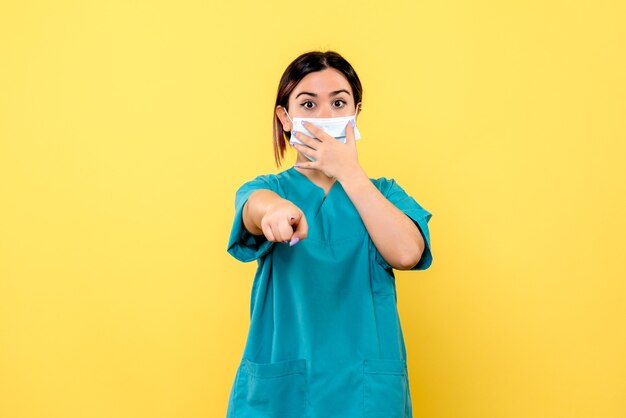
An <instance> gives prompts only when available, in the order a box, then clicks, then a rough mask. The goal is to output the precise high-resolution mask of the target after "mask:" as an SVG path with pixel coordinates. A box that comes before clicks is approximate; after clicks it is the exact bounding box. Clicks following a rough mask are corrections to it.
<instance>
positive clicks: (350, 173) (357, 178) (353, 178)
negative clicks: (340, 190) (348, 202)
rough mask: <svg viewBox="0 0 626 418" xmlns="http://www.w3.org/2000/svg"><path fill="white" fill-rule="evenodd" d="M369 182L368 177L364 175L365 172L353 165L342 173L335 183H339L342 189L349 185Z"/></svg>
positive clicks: (358, 166)
mask: <svg viewBox="0 0 626 418" xmlns="http://www.w3.org/2000/svg"><path fill="white" fill-rule="evenodd" d="M364 180H365V181H369V177H367V174H366V173H365V170H363V168H362V167H361V166H360V165H359V164H355V165H354V166H352V167H350V168H348V169H347V170H346V172H345V173H342V174H341V176H340V177H337V181H338V182H339V183H341V185H342V186H344V188H345V187H346V186H347V185H351V184H354V183H358V182H362V181H364Z"/></svg>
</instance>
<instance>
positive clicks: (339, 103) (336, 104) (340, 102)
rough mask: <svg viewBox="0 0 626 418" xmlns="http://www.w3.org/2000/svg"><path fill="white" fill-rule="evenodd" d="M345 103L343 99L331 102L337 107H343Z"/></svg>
mask: <svg viewBox="0 0 626 418" xmlns="http://www.w3.org/2000/svg"><path fill="white" fill-rule="evenodd" d="M345 105H346V102H345V101H343V100H335V101H334V102H333V106H335V107H336V108H338V109H341V108H342V107H344V106H345Z"/></svg>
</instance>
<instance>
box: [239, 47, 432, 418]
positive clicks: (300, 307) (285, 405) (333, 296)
mask: <svg viewBox="0 0 626 418" xmlns="http://www.w3.org/2000/svg"><path fill="white" fill-rule="evenodd" d="M362 96H363V89H362V86H361V82H360V80H359V77H358V76H357V74H356V72H355V71H354V69H353V68H352V66H351V65H350V64H349V63H348V62H347V61H346V60H345V59H344V58H343V57H342V56H341V55H339V54H337V53H336V52H332V51H327V52H308V53H305V54H302V55H300V56H299V57H297V58H296V59H295V60H294V61H293V62H292V63H291V64H290V65H289V66H288V67H287V69H286V70H285V72H284V74H283V76H282V78H281V80H280V83H279V86H278V94H277V98H276V107H275V109H274V154H275V157H276V162H277V164H278V165H280V162H281V160H282V159H283V157H284V153H285V150H286V147H287V146H288V144H289V146H293V147H295V149H296V150H297V160H296V162H295V164H294V165H293V166H292V167H290V168H288V169H286V170H284V171H282V172H280V173H278V174H268V175H261V176H258V177H256V178H255V179H252V180H250V181H248V182H246V183H245V184H243V185H242V186H241V187H240V188H239V189H238V191H237V193H236V196H235V219H234V223H233V227H232V230H231V235H230V238H229V242H228V252H229V253H230V254H231V255H232V256H233V257H235V258H236V259H238V260H241V261H244V262H248V261H252V260H256V261H257V263H258V269H257V271H256V275H255V277H254V283H253V285H252V295H251V301H250V328H249V332H248V337H247V342H246V345H245V349H244V352H243V356H242V358H241V362H240V364H239V366H238V368H237V371H236V374H235V378H234V382H233V384H232V389H231V392H230V398H229V403H228V412H227V416H228V417H231V418H252V417H285V418H287V417H294V418H295V417H297V418H302V417H307V418H331V417H342V418H343V417H346V418H350V417H392V418H395V417H411V416H412V408H411V397H410V392H409V381H408V373H407V358H406V349H405V344H404V338H403V333H402V328H401V326H400V319H399V317H398V310H397V305H396V300H397V299H396V286H395V278H394V269H396V270H423V269H426V268H428V267H429V266H430V265H431V263H432V254H431V248H430V235H429V230H428V222H429V220H430V218H431V214H430V213H429V212H428V211H427V210H425V209H424V208H423V207H422V206H420V205H419V204H418V203H417V202H416V201H415V200H414V199H413V198H412V197H411V196H409V195H408V194H407V193H406V192H405V191H404V190H403V189H402V188H401V187H400V185H399V184H398V183H396V182H395V181H394V180H393V179H390V178H384V177H383V178H378V179H371V178H369V177H368V176H367V174H366V172H365V170H364V169H363V167H361V165H360V164H359V160H358V158H357V139H358V138H360V133H359V132H358V128H357V127H356V116H357V115H358V113H359V112H360V105H361V99H362ZM371 140H385V141H389V138H371Z"/></svg>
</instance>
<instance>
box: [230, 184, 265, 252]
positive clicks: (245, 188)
mask: <svg viewBox="0 0 626 418" xmlns="http://www.w3.org/2000/svg"><path fill="white" fill-rule="evenodd" d="M261 189H267V190H271V191H273V192H277V187H276V185H275V184H274V183H273V182H272V181H270V178H269V176H258V177H256V178H255V179H254V180H250V181H248V182H247V183H244V184H243V185H242V186H241V187H240V188H239V189H238V190H237V192H236V194H235V218H234V220H233V226H232V228H231V232H230V237H229V239H228V248H227V251H228V253H229V254H230V255H232V256H233V257H234V258H236V259H237V260H239V261H243V262H249V261H253V260H256V259H258V258H260V257H263V256H265V255H267V254H268V253H269V252H270V251H271V250H272V248H273V247H274V244H275V243H274V242H271V241H268V240H267V238H265V236H264V235H252V234H251V233H250V232H248V231H247V230H246V228H245V227H244V225H243V217H242V215H243V207H244V206H245V204H246V202H247V201H248V199H249V198H250V195H251V194H252V193H254V192H255V191H257V190H261Z"/></svg>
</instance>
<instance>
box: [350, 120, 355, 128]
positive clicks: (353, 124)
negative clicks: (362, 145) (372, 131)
mask: <svg viewBox="0 0 626 418" xmlns="http://www.w3.org/2000/svg"><path fill="white" fill-rule="evenodd" d="M350 123H351V124H352V127H353V128H354V126H355V125H356V122H355V121H354V119H350Z"/></svg>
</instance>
